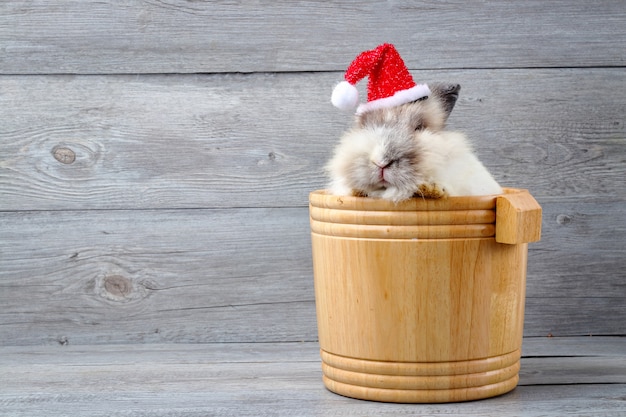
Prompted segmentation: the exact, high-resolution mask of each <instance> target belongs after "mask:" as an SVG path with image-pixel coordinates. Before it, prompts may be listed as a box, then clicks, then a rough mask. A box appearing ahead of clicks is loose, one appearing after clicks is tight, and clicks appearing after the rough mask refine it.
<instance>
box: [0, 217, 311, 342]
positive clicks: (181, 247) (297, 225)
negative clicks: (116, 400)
mask: <svg viewBox="0 0 626 417" xmlns="http://www.w3.org/2000/svg"><path fill="white" fill-rule="evenodd" d="M0 219H1V220H0V224H1V226H0V230H2V238H1V240H0V245H1V246H0V253H2V256H1V258H0V288H1V290H0V305H2V309H0V323H2V325H1V326H0V333H1V334H2V344H16V345H21V344H33V343H34V344H39V343H61V344H65V343H72V344H74V343H75V344H93V343H136V342H141V343H147V342H150V343H153V342H159V341H171V342H176V343H183V342H193V343H198V342H208V341H223V342H228V341H231V342H232V341H239V342H240V341H256V342H260V341H266V342H267V341H281V340H284V341H300V340H315V339H316V338H317V331H316V327H315V309H314V303H313V282H312V276H311V268H312V267H311V256H310V243H309V231H308V217H307V215H306V211H305V210H304V209H283V210H275V209H246V210H208V211H205V210H190V211H183V212H177V211H167V210H157V211H152V212H145V211H129V212H125V211H96V212H82V213H81V212H65V211H59V212H34V213H23V214H22V215H20V214H17V213H14V214H10V213H3V214H2V216H1V218H0ZM25 236H27V238H25ZM24 300H29V302H24Z"/></svg>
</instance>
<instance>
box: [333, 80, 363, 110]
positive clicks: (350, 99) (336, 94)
mask: <svg viewBox="0 0 626 417" xmlns="http://www.w3.org/2000/svg"><path fill="white" fill-rule="evenodd" d="M330 102H331V103H333V106H335V107H337V108H339V109H341V110H351V109H353V108H355V107H356V105H357V104H359V91H358V90H357V88H356V87H355V86H353V85H352V84H350V83H349V82H347V81H342V82H340V83H339V84H337V85H336V86H335V88H334V89H333V94H332V96H331V97H330Z"/></svg>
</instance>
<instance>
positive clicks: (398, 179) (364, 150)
mask: <svg viewBox="0 0 626 417" xmlns="http://www.w3.org/2000/svg"><path fill="white" fill-rule="evenodd" d="M446 116H447V114H446V111H445V108H444V106H443V105H442V103H441V100H439V99H438V97H436V96H434V97H431V98H429V99H426V100H422V101H417V102H413V103H408V104H404V105H401V106H397V107H393V108H390V109H377V110H371V111H368V112H365V113H363V114H361V115H359V116H357V120H356V124H355V126H354V127H353V128H352V129H351V130H350V131H349V132H347V133H346V134H345V135H344V136H343V138H342V140H341V143H340V144H339V146H338V147H337V149H336V151H335V157H334V158H333V159H332V160H331V161H330V163H329V165H328V170H329V172H330V173H331V177H335V178H337V177H340V178H341V179H342V180H341V181H342V182H343V183H344V185H345V187H346V189H347V188H349V189H351V190H352V192H353V193H355V194H360V195H367V196H370V197H382V198H386V199H389V200H393V201H400V200H404V199H407V198H410V197H412V196H413V195H414V194H415V193H416V192H418V187H419V185H420V184H423V183H424V182H427V181H428V177H429V173H428V172H427V166H425V164H424V163H423V158H424V154H425V152H424V149H423V146H422V142H423V140H422V139H424V137H426V136H432V135H436V133H437V132H439V131H440V130H441V129H442V128H443V126H444V123H445V119H446Z"/></svg>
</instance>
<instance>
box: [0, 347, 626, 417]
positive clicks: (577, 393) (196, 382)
mask: <svg viewBox="0 0 626 417" xmlns="http://www.w3.org/2000/svg"><path fill="white" fill-rule="evenodd" d="M318 349H319V347H318V344H317V343H315V342H301V343H234V344H224V343H215V344H167V345H165V344H152V345H140V344H133V345H102V346H98V345H93V346H73V345H65V346H63V345H60V344H59V345H58V346H14V347H2V348H0V375H2V379H1V380H0V415H2V416H42V415H45V416H47V417H56V416H86V417H87V416H88V417H92V416H107V417H112V416H238V417H239V416H334V417H338V416H374V415H375V416H404V415H415V416H417V415H419V416H423V415H429V416H446V415H463V416H564V415H567V416H615V417H617V416H624V415H626V338H624V337H573V338H527V339H525V340H524V347H523V351H524V353H523V356H524V358H523V360H522V370H521V372H520V384H519V386H518V387H517V388H516V389H515V390H514V391H512V392H511V393H509V394H506V395H503V396H501V397H497V398H492V399H487V400H482V401H475V402H468V403H456V404H417V405H416V404H384V403H376V402H369V401H361V400H354V399H350V398H345V397H341V396H339V395H335V394H333V393H331V392H329V391H327V390H326V389H325V388H324V387H323V385H322V381H321V370H320V360H319V355H318Z"/></svg>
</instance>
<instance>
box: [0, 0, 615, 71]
mask: <svg viewBox="0 0 626 417" xmlns="http://www.w3.org/2000/svg"><path fill="white" fill-rule="evenodd" d="M625 20H626V6H625V4H624V2H622V1H612V0H602V1H596V2H593V4H591V3H584V2H577V3H573V2H571V1H566V0H557V1H551V2H550V3H546V2H543V1H540V0H533V1H526V2H515V3H510V2H499V1H483V2H473V3H467V2H462V3H459V2H434V3H433V2H423V1H420V2H412V3H411V4H410V5H409V4H406V3H402V2H399V3H396V2H391V3H386V4H380V3H371V2H365V1H351V2H343V1H327V2H322V3H320V2H264V3H263V4H257V3H248V2H239V1H237V2H224V1H220V2H188V1H182V0H169V1H158V2H157V1H125V2H123V4H121V5H120V4H119V2H113V1H96V0H89V1H80V2H78V1H70V0H64V1H56V2H54V3H50V2H45V1H42V0H38V1H30V0H29V1H26V0H20V1H18V0H12V1H3V2H1V3H0V51H1V53H0V72H1V73H4V74H42V73H44V74H45V73H83V74H86V73H89V74H102V73H130V74H135V73H206V72H263V71H268V72H269V71H338V70H345V68H346V67H347V65H348V63H349V62H350V61H351V60H352V59H353V58H354V56H355V55H356V54H357V53H358V52H360V51H362V50H365V49H370V48H373V47H374V46H376V45H378V44H379V43H381V42H392V43H395V44H396V45H397V46H398V48H399V50H400V51H401V53H402V55H403V57H404V58H405V60H406V61H407V63H408V65H409V66H410V67H411V68H432V69H434V68H439V69H441V68H511V67H513V68H530V67H568V66H569V67H589V66H601V67H604V66H619V65H624V62H625V61H624V57H625V56H626V55H625V54H624V52H625V50H624V45H626V29H625V25H624V24H623V23H624V21H625ZM581 28H583V29H584V30H581Z"/></svg>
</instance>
